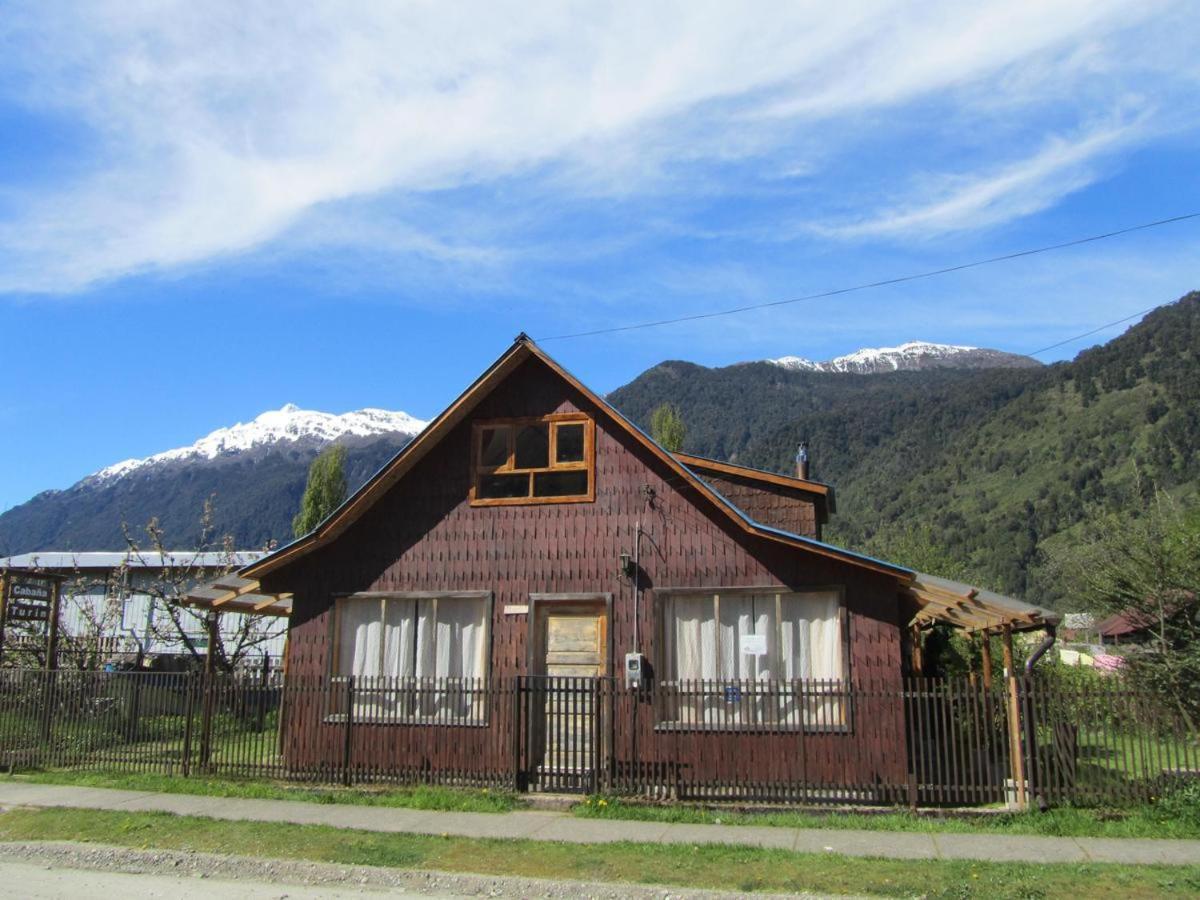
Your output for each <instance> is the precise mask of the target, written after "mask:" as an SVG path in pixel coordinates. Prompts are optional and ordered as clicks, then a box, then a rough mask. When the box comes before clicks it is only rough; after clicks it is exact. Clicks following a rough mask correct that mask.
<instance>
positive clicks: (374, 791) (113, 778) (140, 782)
mask: <svg viewBox="0 0 1200 900" xmlns="http://www.w3.org/2000/svg"><path fill="white" fill-rule="evenodd" d="M8 777H9V778H10V779H12V780H14V781H27V782H35V783H37V784H71V785H79V786H81V787H99V788H117V789H119V790H127V791H155V792H158V793H163V794H198V795H201V796H205V797H238V798H246V799H256V800H303V801H306V802H308V803H350V804H357V805H360V806H394V807H404V808H408V809H429V810H442V811H449V812H484V813H502V812H509V811H511V810H513V809H518V808H520V807H521V806H523V805H524V803H523V801H522V800H521V799H520V798H519V797H518V796H517V795H515V794H513V793H511V792H509V791H501V790H496V789H492V788H450V787H437V786H434V785H414V786H411V787H394V786H387V787H377V788H376V787H350V788H342V787H330V786H324V785H322V786H313V785H296V784H288V783H284V782H277V781H265V780H262V779H249V778H247V779H241V778H218V777H211V778H206V777H204V776H200V775H193V776H188V777H187V778H184V777H181V776H178V775H155V774H152V773H143V772H130V773H114V772H92V771H75V770H70V769H59V770H47V771H44V772H31V773H28V774H23V775H12V776H8Z"/></svg>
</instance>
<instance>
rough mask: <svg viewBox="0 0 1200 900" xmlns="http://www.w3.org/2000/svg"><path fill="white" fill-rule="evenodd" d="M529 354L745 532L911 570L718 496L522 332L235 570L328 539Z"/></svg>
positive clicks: (278, 561) (255, 570) (275, 560)
mask: <svg viewBox="0 0 1200 900" xmlns="http://www.w3.org/2000/svg"><path fill="white" fill-rule="evenodd" d="M530 359H536V360H538V361H539V362H541V363H542V364H544V365H545V366H546V367H547V368H549V369H550V370H551V371H552V372H553V373H554V374H556V375H557V376H558V377H560V378H562V379H563V380H564V381H566V382H567V383H568V384H570V385H571V386H572V387H573V388H574V389H575V390H577V391H578V392H579V393H580V394H582V395H583V396H584V397H585V398H586V399H587V400H588V402H589V403H591V404H593V405H594V406H595V407H596V408H597V409H599V410H600V411H601V412H603V413H604V414H606V415H607V416H608V417H609V418H610V419H611V420H612V421H613V422H614V423H615V424H616V425H617V426H618V427H619V428H622V429H624V430H625V431H626V432H627V433H628V434H630V435H631V436H632V437H633V438H634V439H635V440H637V441H638V442H639V443H641V444H642V445H643V446H644V447H645V448H646V449H647V450H648V451H649V452H650V453H651V454H653V455H654V456H655V457H657V458H658V459H659V460H660V461H661V462H662V463H663V464H664V465H666V466H667V467H668V468H669V469H671V470H672V472H673V473H674V474H675V475H676V476H678V477H679V478H680V479H681V480H682V481H683V482H684V483H685V484H687V485H689V486H690V487H692V488H694V489H695V490H696V491H697V492H698V493H699V494H701V495H702V496H704V497H705V498H707V499H708V500H709V501H711V502H712V503H713V504H714V505H715V506H716V507H717V509H718V510H720V511H721V512H723V513H725V514H726V515H727V516H728V517H729V518H730V519H731V520H732V521H733V522H734V523H735V524H736V525H738V526H739V527H740V528H742V529H743V530H744V531H745V532H747V533H749V534H752V535H755V536H758V537H764V538H767V539H768V540H774V541H778V542H780V543H784V544H788V545H790V546H793V547H797V548H799V549H804V550H809V551H811V552H813V553H816V554H818V555H821V556H826V557H830V558H833V559H837V560H840V561H842V562H846V563H850V564H851V565H855V566H859V567H861V568H865V569H870V570H872V571H875V572H879V573H882V574H884V575H891V576H893V577H896V578H899V579H900V580H901V581H908V580H909V579H910V578H911V576H912V572H911V571H910V570H909V569H905V568H903V567H902V566H897V565H894V564H892V563H888V562H884V561H883V560H878V559H873V558H872V557H869V556H865V555H863V554H860V553H854V552H853V551H850V550H845V549H843V548H841V547H835V546H833V545H832V544H826V543H825V542H823V541H818V540H815V539H813V538H809V537H804V536H803V535H799V534H793V533H792V532H790V531H784V530H782V529H779V528H772V527H770V526H767V525H763V524H761V523H759V522H756V521H754V520H753V519H752V518H750V517H749V516H748V515H746V513H745V512H743V511H742V510H741V509H739V508H738V507H737V506H736V505H734V504H733V503H732V502H731V501H730V500H728V499H727V498H725V497H724V496H722V495H721V494H720V493H719V492H718V491H717V490H716V489H715V488H713V486H712V485H710V484H708V483H707V482H706V481H704V480H703V479H702V478H700V477H699V476H698V475H697V474H696V473H695V472H693V471H692V470H691V469H690V468H689V467H688V466H686V465H684V464H683V463H682V462H680V461H679V460H678V459H677V458H676V457H675V456H673V455H672V454H671V453H670V452H668V451H667V450H666V449H665V448H664V447H663V446H662V445H660V444H659V443H658V442H657V441H655V440H654V439H653V438H651V437H650V435H648V434H646V433H645V432H644V431H642V429H640V428H639V427H638V426H637V425H635V424H634V423H633V422H631V421H629V420H628V419H627V418H625V416H624V415H622V414H621V413H620V412H619V411H618V410H617V409H616V408H614V407H613V406H611V405H609V403H608V402H607V401H605V400H604V398H603V397H601V396H600V395H599V394H596V393H595V392H594V391H592V390H591V389H590V388H588V387H587V386H586V385H584V384H583V383H582V382H581V381H579V379H577V378H575V376H573V375H571V374H570V373H569V372H568V371H567V370H566V369H564V368H563V367H562V366H560V365H559V364H558V363H557V362H555V361H554V360H553V359H552V358H551V357H550V356H548V355H547V354H546V353H545V351H543V350H542V349H541V348H540V347H538V346H537V344H535V343H534V342H533V341H532V340H530V339H529V338H528V337H527V336H526V335H524V334H521V335H519V336H518V337H517V339H516V340H515V341H514V342H513V345H512V346H511V347H509V349H508V350H507V351H505V352H504V353H503V354H502V355H501V356H500V358H499V359H497V360H496V361H495V362H494V363H492V365H491V366H489V367H488V368H487V369H486V370H485V371H484V373H483V374H482V375H480V376H479V377H478V378H477V379H475V381H474V382H473V383H472V384H471V386H470V387H468V388H467V389H466V390H465V391H463V393H462V394H460V395H459V397H458V398H457V399H456V400H455V401H454V402H453V403H452V404H450V406H449V407H447V408H446V409H445V410H444V411H443V412H442V413H441V414H440V415H438V416H437V417H436V418H435V419H434V420H433V421H431V422H430V423H429V425H428V426H426V428H425V429H424V430H423V431H422V432H420V433H419V434H418V435H417V436H416V437H415V438H413V439H412V440H411V441H410V442H409V443H408V444H407V445H405V447H404V448H403V449H402V450H400V452H399V453H397V454H396V455H395V456H394V457H393V458H392V459H391V461H390V462H388V463H387V464H386V465H384V466H383V468H381V469H380V470H379V471H378V472H376V473H375V474H374V475H372V476H371V477H370V478H369V479H367V481H366V483H365V484H363V486H362V487H360V488H359V489H358V490H357V491H355V492H354V493H353V494H352V495H351V496H350V497H349V498H347V499H346V501H345V502H344V503H342V505H341V506H339V507H338V508H337V509H335V510H334V511H333V512H332V513H330V514H329V515H328V516H327V517H326V518H325V519H324V520H322V521H321V522H320V523H319V524H318V525H317V527H316V528H314V529H313V530H312V531H310V532H309V533H308V534H306V535H304V536H303V537H301V538H298V539H297V540H295V541H292V542H291V543H290V544H286V545H284V546H283V547H280V548H279V549H278V550H276V551H274V552H273V553H271V554H269V555H267V556H265V557H263V558H262V559H260V560H258V561H257V562H254V563H251V564H250V565H248V566H246V567H245V568H243V569H242V570H241V572H240V574H241V575H243V576H245V577H247V578H259V577H261V576H263V575H266V574H267V573H269V572H272V571H274V570H276V569H278V568H280V567H281V566H284V565H286V564H288V563H290V562H294V561H295V560H297V559H300V558H301V557H303V556H306V555H308V554H309V553H311V552H313V551H314V550H316V549H318V548H319V547H322V546H324V545H326V544H328V543H330V542H331V541H333V540H334V539H335V538H337V537H338V536H339V535H340V534H342V533H343V532H344V531H345V530H346V529H347V528H349V527H350V526H351V525H352V524H353V523H354V522H355V521H357V520H358V519H359V517H361V516H362V515H363V514H364V513H365V512H366V511H367V510H368V509H370V508H371V506H372V505H374V503H375V502H376V501H377V500H378V499H379V498H380V497H382V496H383V495H384V494H385V493H386V492H387V491H388V490H389V489H390V488H391V487H392V486H394V485H395V484H396V483H397V482H398V481H399V480H400V479H401V478H403V477H404V475H405V474H407V473H408V472H409V471H410V470H411V469H412V467H413V466H414V465H416V463H417V462H418V461H420V460H421V459H422V458H424V456H425V455H426V454H427V453H429V451H430V450H431V449H433V448H434V447H436V446H437V444H438V443H439V442H440V441H441V440H442V439H443V438H444V437H445V436H446V435H447V434H449V433H450V431H451V430H452V429H454V428H455V426H457V425H458V424H459V423H461V422H462V421H464V420H465V419H466V418H467V416H468V415H470V413H471V411H472V410H473V409H475V407H476V406H478V405H479V403H480V402H481V401H482V400H483V398H484V397H486V396H487V395H488V394H489V393H490V392H491V391H492V389H493V388H495V387H496V386H497V385H499V384H500V383H501V382H502V381H503V380H504V379H505V378H506V377H507V376H508V375H509V374H511V373H512V372H513V371H514V370H515V369H516V368H517V367H518V366H519V365H520V364H521V363H524V362H525V361H527V360H530Z"/></svg>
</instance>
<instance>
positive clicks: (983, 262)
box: [537, 212, 1200, 353]
mask: <svg viewBox="0 0 1200 900" xmlns="http://www.w3.org/2000/svg"><path fill="white" fill-rule="evenodd" d="M1196 218H1200V212H1192V213H1186V214H1184V215H1181V216H1171V217H1170V218H1169V219H1158V220H1157V221H1154V222H1143V223H1142V224H1140V225H1131V226H1129V227H1128V228H1121V229H1118V230H1117V231H1108V232H1105V233H1104V234H1093V235H1089V236H1088V237H1082V238H1076V239H1075V240H1071V241H1063V242H1062V243H1061V244H1048V245H1046V246H1044V247H1034V248H1032V249H1029V250H1018V251H1016V252H1015V253H1005V254H1004V255H1003V256H991V257H988V258H987V259H977V260H974V261H973V262H967V263H960V264H958V265H956V266H946V267H945V268H943V269H931V270H930V271H928V272H917V273H915V274H913V275H900V276H897V277H895V278H885V279H883V280H882V281H871V282H867V283H865V284H856V285H854V286H852V287H844V288H835V289H834V290H831V291H821V292H820V293H817V294H806V295H804V296H802V297H790V298H788V299H787V300H773V301H771V302H770V303H753V304H748V305H746V306H735V307H732V308H731V309H722V310H717V311H714V312H707V313H695V314H693V315H690V316H679V317H677V318H674V319H658V320H656V321H652V322H637V323H635V324H632V325H615V326H613V327H611V328H596V329H593V330H591V331H577V332H574V333H571V334H555V335H551V336H549V337H543V338H538V339H537V340H538V341H539V342H541V343H545V342H547V341H565V340H568V339H571V338H581V337H593V336H595V335H599V334H615V333H617V332H621V331H637V330H638V329H641V328H658V327H660V326H663V325H678V324H680V323H682V322H696V321H699V320H701V319H715V318H719V317H721V316H732V315H736V314H737V313H743V312H750V311H752V310H756V309H769V308H771V307H775V306H786V305H788V304H789V303H803V302H806V301H809V300H821V299H824V298H827V297H837V296H840V295H842V294H852V293H855V292H857V291H865V290H869V289H871V288H878V287H886V286H888V285H892V284H902V283H904V282H906V281H919V280H921V279H924V278H934V277H936V276H938V275H948V274H950V273H951V272H961V271H963V270H964V269H975V268H978V267H979V266H987V265H991V264H992V263H998V262H1006V261H1008V260H1013V259H1020V258H1022V257H1025V256H1036V255H1037V254H1039V253H1049V252H1051V251H1052V250H1064V249H1066V248H1068V247H1078V246H1080V245H1081V244H1090V243H1093V242H1095V241H1103V240H1107V239H1109V238H1114V237H1120V236H1121V235H1123V234H1131V233H1133V232H1135V231H1145V230H1146V229H1148V228H1157V227H1159V226H1160V225H1171V224H1173V223H1176V222H1184V221H1187V220H1188V219H1196ZM1130 318H1133V316H1130ZM1113 324H1118V323H1113ZM1103 327H1109V326H1103ZM1097 330H1100V329H1097ZM1072 340H1076V339H1075V338H1072ZM1047 349H1050V348H1047ZM1038 352H1039V353H1041V352H1044V351H1041V350H1039V351H1038Z"/></svg>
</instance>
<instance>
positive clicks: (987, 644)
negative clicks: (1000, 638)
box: [979, 630, 992, 691]
mask: <svg viewBox="0 0 1200 900" xmlns="http://www.w3.org/2000/svg"><path fill="white" fill-rule="evenodd" d="M979 638H980V640H981V641H983V643H982V644H980V646H979V650H980V668H981V669H983V688H984V690H987V691H990V690H991V689H992V634H991V632H989V631H986V630H985V631H983V632H982V633H981V634H980V635H979Z"/></svg>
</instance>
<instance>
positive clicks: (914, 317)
mask: <svg viewBox="0 0 1200 900" xmlns="http://www.w3.org/2000/svg"><path fill="white" fill-rule="evenodd" d="M244 6H245V5H244V4H233V3H229V4H225V3H221V2H215V0H214V2H211V3H205V4H185V3H177V4H176V3H169V2H162V3H153V4H142V3H126V2H114V3H97V4H91V5H89V6H88V7H87V10H86V11H83V12H81V11H80V9H79V8H78V7H76V6H75V5H73V4H57V3H53V2H45V0H43V2H29V3H23V2H19V0H18V2H10V3H9V4H6V8H5V14H4V16H3V17H2V18H0V334H2V335H3V349H2V350H0V354H2V357H0V358H2V362H0V366H2V369H0V371H2V372H3V391H2V392H0V433H3V434H4V435H5V436H6V440H4V441H2V442H0V509H4V508H7V507H9V506H11V505H14V504H16V503H20V502H22V501H24V500H26V499H28V498H29V497H30V496H31V495H33V494H34V493H36V492H37V491H39V490H43V489H46V488H51V487H65V486H67V485H69V484H71V483H73V482H74V481H75V480H77V479H78V478H80V477H82V476H83V475H86V474H87V473H89V472H91V471H94V470H96V469H98V468H101V467H102V466H105V465H107V464H110V463H112V462H115V461H117V460H120V459H125V458H128V457H133V456H145V455H148V454H150V453H153V452H157V451H159V450H164V449H167V448H170V447H174V446H178V445H181V444H187V443H190V442H191V441H193V440H195V439H196V438H197V437H199V436H201V435H203V434H206V433H207V432H209V431H211V430H213V429H214V428H217V427H220V426H223V425H228V424H232V423H233V422H236V421H245V420H247V419H250V418H253V417H254V416H255V415H257V414H258V413H259V412H262V411H263V410H265V409H269V408H277V407H279V406H282V405H283V404H284V403H287V402H293V403H297V404H299V405H301V406H303V407H309V408H316V409H323V410H328V411H333V412H341V411H345V410H348V409H357V408H361V407H364V406H379V407H385V408H390V409H403V410H406V411H408V412H410V413H412V414H414V415H418V416H423V417H429V416H432V415H433V414H435V413H436V412H438V411H439V410H440V409H441V408H442V407H443V406H444V405H445V403H446V402H448V401H449V400H450V399H452V398H453V396H454V395H455V394H457V393H458V391H459V390H461V388H462V387H464V386H465V385H466V384H467V383H468V382H469V381H470V380H471V379H472V378H474V376H475V375H476V374H477V373H478V372H479V371H480V370H481V369H482V368H483V366H485V365H486V364H487V363H488V362H490V361H491V360H492V359H493V358H494V357H495V356H496V355H497V354H498V353H500V352H501V351H502V350H503V349H504V347H505V346H507V344H508V342H509V340H510V339H511V338H512V337H513V336H514V335H515V334H517V333H518V332H519V331H522V330H524V331H527V332H528V333H530V334H531V335H533V336H534V337H541V336H546V335H554V334H560V333H563V332H574V331H579V330H587V329H592V328H602V327H605V326H610V325H618V324H624V323H628V322H636V321H642V320H645V319H657V318H663V317H670V316H674V315H686V314H690V313H695V312H703V311H707V310H712V309H721V308H725V307H728V306H736V305H742V304H751V303H761V302H766V301H771V300H777V299H780V298H785V297H790V296H796V295H801V294H807V293H812V292H816V291H821V290H827V289H831V288H837V287H843V286H846V285H851V284H855V283H859V282H863V281H870V280H874V279H878V278H886V277H889V276H894V275H901V274H905V273H908V272H915V271H922V270H925V269H930V268H937V267H941V266H944V265H951V264H954V263H958V262H963V261H967V260H971V259H975V258H979V257H986V256H991V255H995V254H1000V253H1005V252H1010V251H1013V250H1019V249H1022V248H1026V247H1032V246H1037V245H1040V244H1045V243H1055V242H1059V241H1063V240H1069V239H1071V238H1075V237H1079V236H1083V235H1088V234H1094V233H1097V232H1103V231H1108V230H1111V229H1115V228H1120V227H1123V226H1127V225H1131V224H1135V223H1138V222H1141V221H1147V220H1152V219H1159V218H1164V217H1167V216H1172V215H1178V214H1182V213H1187V212H1193V211H1196V210H1197V209H1200V169H1198V167H1197V165H1196V159H1197V151H1198V150H1200V128H1198V125H1200V118H1198V115H1200V102H1198V100H1200V93H1198V91H1197V88H1198V86H1200V57H1197V55H1196V54H1195V47H1196V46H1197V43H1198V39H1200V19H1198V18H1197V17H1196V16H1195V10H1194V7H1191V8H1189V6H1190V4H1188V3H1186V2H1177V3H1171V2H1148V0H1139V2H1117V0H1111V2H1102V0H1089V2H1054V3H1047V2H1045V0H1039V2H1023V0H1005V2H996V3H986V2H980V3H974V4H962V3H949V2H948V3H937V2H931V3H927V4H922V5H920V6H919V7H918V6H916V5H913V4H905V3H896V4H888V3H853V4H842V5H840V6H839V7H837V8H831V7H830V5H829V4H827V3H815V2H814V3H796V4H774V3H763V4H756V3H738V4H728V5H724V6H722V5H720V4H708V5H706V4H696V3H678V4H670V3H662V4H644V3H615V4H610V5H605V6H603V7H601V6H600V5H598V4H554V5H545V6H539V5H538V4H529V3H516V4H508V3H505V2H491V3H487V4H478V5H472V4H423V5H413V4H405V5H391V4H384V3H379V4H373V5H371V8H370V9H369V10H358V11H351V10H349V9H348V8H347V7H346V5H345V4H335V3H328V4H324V3H310V4H307V5H306V6H305V9H304V11H303V12H299V13H291V12H289V14H288V15H286V16H283V15H280V14H278V13H274V12H272V9H273V7H272V6H271V5H269V4H268V5H265V6H263V8H262V9H261V10H258V11H248V10H247V9H246V8H244ZM450 6H453V7H454V8H453V9H448V8H447V7H450ZM841 7H845V8H841ZM1198 249H1200V223H1197V222H1191V223H1183V224H1179V225H1173V226H1168V227H1164V228H1161V229H1155V230H1152V231H1146V232H1142V233H1139V234H1137V235H1131V236H1127V237H1123V238H1119V239H1116V240H1113V241H1110V242H1104V243H1098V244H1092V245H1089V246H1086V247H1082V248H1075V249H1071V250H1067V251H1063V252H1060V253H1055V254H1048V255H1045V256H1039V257H1034V258H1030V259H1025V260H1020V261H1017V262H1013V263H1006V264H1003V265H997V266H992V267H987V268H981V269H975V270H971V271H968V272H963V273H957V274H954V275H951V276H947V277H943V278H939V279H934V280H928V281H920V282H914V283H910V284H907V285H901V286H894V287H888V288H883V289H879V290H874V291H869V292H863V293H858V294H853V295H849V296H846V297H842V298H837V299H831V300H824V301H819V302H814V303H804V304H796V305H793V306H786V307H780V308H776V309H773V310H770V311H762V312H754V313H749V314H746V315H742V316H736V317H729V318H724V319H717V320H710V321H705V322H699V323H691V324H687V325H680V326H673V327H667V328H658V329H647V330H644V331H637V332H631V333H625V334H619V335H614V336H606V337H598V338H588V339H582V340H574V341H561V342H550V343H547V344H546V348H547V349H548V350H549V351H550V352H551V353H553V354H554V355H555V356H557V357H558V358H559V359H560V360H562V361H563V362H564V363H565V364H566V365H567V366H568V367H569V368H571V369H572V370H573V371H575V372H576V373H577V374H579V375H580V376H581V377H583V378H584V379H585V380H586V381H587V382H588V383H590V384H591V385H592V386H594V387H595V388H597V389H599V390H602V391H607V390H611V389H612V388H615V387H617V386H619V385H621V384H623V383H625V382H627V381H629V380H630V379H632V378H633V377H635V376H636V375H637V374H638V373H639V372H641V371H642V370H643V369H645V368H646V367H648V366H650V365H653V364H654V363H656V362H659V361H661V360H663V359H668V358H675V359H680V358H682V359H690V360H694V361H696V362H701V363H704V364H708V365H724V364H728V363H732V362H737V361H741V360H746V359H757V358H762V357H772V356H782V355H785V354H795V355H801V356H808V357H811V358H817V359H824V358H829V357H832V356H836V355H838V354H841V353H845V352H848V351H851V350H854V349H857V348H859V347H862V346H880V345H890V344H896V343H901V342H903V341H906V340H912V339H923V340H933V341H944V342H950V343H967V344H976V345H982V346H989V347H998V348H1002V349H1008V350H1014V351H1026V352H1027V351H1031V350H1034V349H1037V348H1039V347H1042V346H1045V345H1047V344H1050V343H1053V342H1055V341H1056V340H1060V339H1062V338H1065V337H1068V336H1071V335H1073V334H1078V333H1080V332H1083V331H1086V330H1088V329H1090V328H1093V327H1095V326H1097V325H1099V324H1102V323H1104V322H1108V321H1112V320H1115V319H1118V318H1120V317H1122V316H1125V315H1128V314H1130V313H1132V312H1134V311H1136V310H1139V309H1143V308H1145V307H1149V306H1152V305H1154V304H1156V303H1160V302H1166V301H1169V300H1172V299H1175V298H1176V297H1178V296H1180V295H1182V294H1183V293H1185V292H1186V291H1188V290H1190V289H1193V288H1196V287H1200V273H1198V272H1197V265H1196V260H1197V250H1198ZM1118 331H1119V329H1114V330H1113V331H1112V332H1107V333H1104V334H1101V335H1097V336H1096V338H1093V339H1092V340H1100V339H1106V338H1108V337H1111V336H1113V335H1114V334H1116V333H1117V332H1118ZM1085 343H1086V342H1084V343H1081V344H1075V345H1071V346H1068V347H1064V348H1062V349H1061V350H1059V351H1056V352H1054V353H1050V354H1047V355H1046V356H1045V357H1043V358H1045V359H1047V360H1049V359H1056V358H1064V357H1069V356H1071V355H1074V353H1076V352H1078V350H1079V349H1081V348H1082V346H1084V344H1085Z"/></svg>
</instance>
